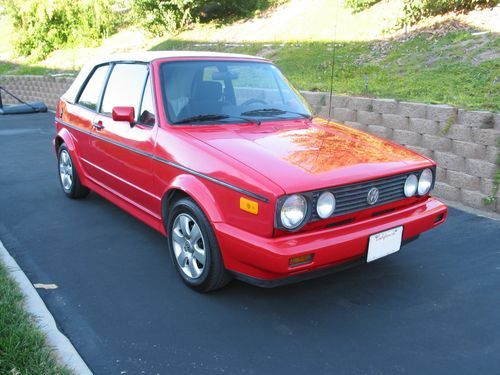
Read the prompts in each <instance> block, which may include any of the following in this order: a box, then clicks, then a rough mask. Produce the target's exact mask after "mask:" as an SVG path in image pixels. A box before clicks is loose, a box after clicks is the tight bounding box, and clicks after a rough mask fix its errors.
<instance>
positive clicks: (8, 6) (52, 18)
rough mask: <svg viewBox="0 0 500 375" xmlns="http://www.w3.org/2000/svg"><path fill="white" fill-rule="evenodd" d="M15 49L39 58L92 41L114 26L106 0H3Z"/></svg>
mask: <svg viewBox="0 0 500 375" xmlns="http://www.w3.org/2000/svg"><path fill="white" fill-rule="evenodd" d="M3 4H4V7H5V10H6V12H7V14H8V15H9V17H10V18H11V20H12V24H13V26H14V28H15V30H16V38H15V39H14V48H15V51H16V52H17V53H19V54H20V55H24V56H30V57H31V58H32V59H33V60H40V59H42V58H44V57H46V56H47V55H48V54H49V53H50V52H52V51H54V50H56V49H58V48H62V47H66V46H77V45H95V44H96V42H98V41H100V40H101V39H102V38H103V37H106V36H108V35H109V34H111V33H113V32H114V31H115V30H116V26H117V23H116V21H115V20H116V18H117V17H114V16H113V14H112V9H111V2H110V1H109V0H93V1H92V0H88V1H87V0H6V1H4V2H3Z"/></svg>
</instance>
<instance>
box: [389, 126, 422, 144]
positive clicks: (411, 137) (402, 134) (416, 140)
mask: <svg viewBox="0 0 500 375" xmlns="http://www.w3.org/2000/svg"><path fill="white" fill-rule="evenodd" d="M392 137H393V139H394V141H396V142H398V143H400V144H402V145H412V146H420V144H421V141H422V135H421V134H419V133H415V132H411V131H408V130H399V129H394V133H393V136H392Z"/></svg>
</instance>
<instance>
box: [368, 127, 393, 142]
mask: <svg viewBox="0 0 500 375" xmlns="http://www.w3.org/2000/svg"><path fill="white" fill-rule="evenodd" d="M368 132H369V133H371V134H374V135H376V136H378V137H382V138H386V139H390V138H391V135H392V129H391V128H388V127H385V126H380V125H368Z"/></svg>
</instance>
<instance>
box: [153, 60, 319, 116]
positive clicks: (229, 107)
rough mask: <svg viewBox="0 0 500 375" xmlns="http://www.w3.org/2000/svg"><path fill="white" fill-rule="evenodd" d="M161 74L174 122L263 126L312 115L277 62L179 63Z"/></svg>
mask: <svg viewBox="0 0 500 375" xmlns="http://www.w3.org/2000/svg"><path fill="white" fill-rule="evenodd" d="M160 70H161V78H162V90H163V99H164V102H165V103H166V108H165V110H166V113H167V118H168V120H169V122H170V123H172V124H184V125H185V124H196V125H198V124H213V123H246V124H260V123H261V122H262V121H269V120H277V119H296V118H304V117H310V116H311V112H310V110H309V108H308V105H307V103H306V102H305V100H304V99H303V98H302V96H301V95H300V94H299V93H298V91H297V90H295V89H294V88H293V87H292V86H291V85H290V83H289V82H288V81H287V80H286V78H285V77H284V76H283V75H282V74H281V72H280V71H279V69H278V68H277V67H276V66H274V65H273V64H271V63H267V62H258V61H255V62H254V61H232V60H225V61H220V60H201V61H192V60H191V61H173V62H165V63H163V64H162V65H161V68H160Z"/></svg>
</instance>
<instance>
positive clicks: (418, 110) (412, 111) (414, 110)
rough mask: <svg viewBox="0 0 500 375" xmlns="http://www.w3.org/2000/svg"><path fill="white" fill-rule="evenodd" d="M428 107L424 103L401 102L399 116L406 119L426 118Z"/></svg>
mask: <svg viewBox="0 0 500 375" xmlns="http://www.w3.org/2000/svg"><path fill="white" fill-rule="evenodd" d="M426 113H427V105H426V104H422V103H410V102H399V105H398V114H399V115H401V116H405V117H418V118H425V115H426Z"/></svg>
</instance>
